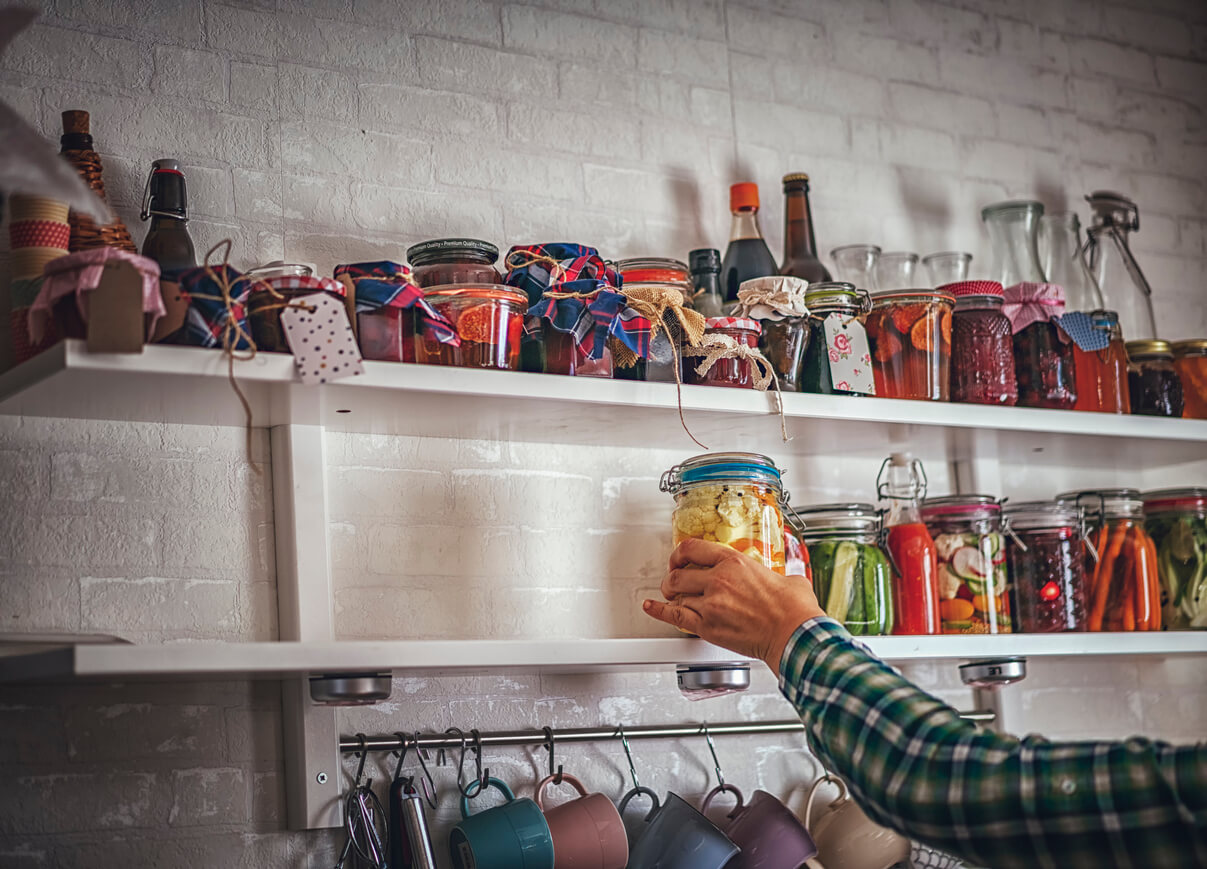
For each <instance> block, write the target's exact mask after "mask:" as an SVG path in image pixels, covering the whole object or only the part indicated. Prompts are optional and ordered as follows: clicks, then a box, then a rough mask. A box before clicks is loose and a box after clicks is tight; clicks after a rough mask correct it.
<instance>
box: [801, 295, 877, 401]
mask: <svg viewBox="0 0 1207 869" xmlns="http://www.w3.org/2000/svg"><path fill="white" fill-rule="evenodd" d="M805 306H806V307H807V308H808V309H809V338H808V340H807V341H806V342H805V358H804V360H803V361H802V363H801V376H800V386H801V392H816V393H822V394H824V395H875V394H876V385H875V381H874V380H873V379H872V377H871V372H872V357H871V350H870V349H869V345H868V336H867V332H866V331H865V329H864V327H863V321H862V320H861V319H860V318H861V317H862V316H863V315H864V314H866V313H867V312H868V311H869V310H870V309H871V299H870V298H869V296H868V294H867V293H866V292H864V291H862V290H856V289H855V285H854V284H847V283H841V282H826V283H819V284H811V285H810V286H809V291H808V292H807V293H805ZM831 345H833V346H831Z"/></svg>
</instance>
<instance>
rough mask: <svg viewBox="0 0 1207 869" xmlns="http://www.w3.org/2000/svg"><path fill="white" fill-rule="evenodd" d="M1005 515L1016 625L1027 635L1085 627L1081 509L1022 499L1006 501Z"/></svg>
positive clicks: (1086, 592)
mask: <svg viewBox="0 0 1207 869" xmlns="http://www.w3.org/2000/svg"><path fill="white" fill-rule="evenodd" d="M1002 515H1003V518H1004V522H1005V528H1006V563H1007V565H1008V566H1009V568H1010V581H1011V583H1012V584H1013V587H1014V602H1015V610H1014V612H1015V618H1016V621H1015V627H1016V628H1017V629H1018V631H1020V632H1022V633H1027V634H1049V633H1060V632H1064V631H1084V630H1086V625H1087V622H1088V616H1089V598H1090V589H1089V581H1088V580H1087V578H1086V573H1085V567H1086V555H1087V553H1086V547H1085V539H1084V528H1083V523H1082V517H1081V511H1080V510H1078V509H1077V508H1076V507H1072V506H1070V505H1068V504H1058V503H1056V502H1055V501H1023V502H1019V503H1017V504H1006V505H1005V506H1004V507H1003V509H1002Z"/></svg>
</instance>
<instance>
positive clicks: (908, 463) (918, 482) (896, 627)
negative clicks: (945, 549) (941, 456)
mask: <svg viewBox="0 0 1207 869" xmlns="http://www.w3.org/2000/svg"><path fill="white" fill-rule="evenodd" d="M876 491H877V493H878V494H879V495H880V497H881V499H883V500H886V501H888V504H889V506H888V512H887V514H886V516H885V520H884V525H885V543H886V548H887V550H888V553H889V557H890V559H891V561H892V566H893V597H894V605H893V613H894V616H895V618H894V620H893V633H894V634H909V635H921V634H937V633H939V632H940V624H941V622H940V619H939V559H938V550H937V549H936V548H935V541H934V539H933V538H932V537H931V536H930V531H928V530H927V528H926V525H925V524H924V523H923V522H922V517H921V513H920V512H919V509H918V503H919V502H920V501H921V500H922V499H923V498H924V497H926V473H925V471H923V469H922V463H921V462H920V461H918V460H917V459H915V458H912V457H911V456H910V455H909V454H908V453H893V454H892V455H891V456H890V457H889V458H887V459H885V460H884V465H883V466H882V467H881V469H880V476H879V478H878V479H877V480H876Z"/></svg>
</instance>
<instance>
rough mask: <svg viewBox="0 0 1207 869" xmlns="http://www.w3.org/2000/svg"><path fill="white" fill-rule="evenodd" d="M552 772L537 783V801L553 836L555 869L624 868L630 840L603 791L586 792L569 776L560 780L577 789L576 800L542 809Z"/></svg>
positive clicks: (618, 813) (627, 859)
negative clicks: (599, 792)
mask: <svg viewBox="0 0 1207 869" xmlns="http://www.w3.org/2000/svg"><path fill="white" fill-rule="evenodd" d="M558 778H559V776H555V775H551V776H548V777H547V778H545V779H543V780H542V781H541V783H540V784H539V785H537V786H536V804H537V806H539V807H540V809H541V811H542V812H544V813H545V820H546V821H547V822H548V823H549V832H550V835H551V836H552V837H553V865H554V867H555V869H624V866H625V863H627V862H628V861H629V839H628V835H627V834H626V833H625V829H624V821H622V820H621V819H620V812H618V811H617V810H616V806H614V805H612V801H611V800H610V799H608V798H607V797H605V796H604V795H603V794H589V793H587V789H586V788H585V787H583V783H582V782H580V781H579V780H578V779H576V778H575V777H574V776H572V775H566V774H564V773H563V774H562V775H561V776H560V778H561V780H562V781H563V782H565V783H566V784H568V785H570V786H571V787H572V788H574V789H575V790H576V791H578V799H576V800H571V801H570V802H568V803H562V804H561V805H560V806H552V807H551V808H548V809H546V808H545V789H546V788H547V787H548V786H549V785H550V784H557V783H558V781H557V779H558Z"/></svg>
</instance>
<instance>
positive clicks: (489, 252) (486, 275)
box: [407, 238, 503, 289]
mask: <svg viewBox="0 0 1207 869" xmlns="http://www.w3.org/2000/svg"><path fill="white" fill-rule="evenodd" d="M498 260H499V249H498V248H497V247H495V246H494V245H493V244H491V243H490V242H489V241H482V240H481V239H479V238H437V239H433V240H432V241H425V242H421V243H419V244H416V245H413V246H411V247H409V248H407V261H408V262H409V263H410V264H411V270H412V273H413V276H414V278H415V283H416V284H418V285H419V286H420V287H422V288H423V289H427V288H428V287H439V286H447V285H449V284H491V285H493V284H501V283H502V282H503V281H502V277H501V276H500V274H499V270H498V269H496V268H495V265H494V264H495V263H496V262H498Z"/></svg>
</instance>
